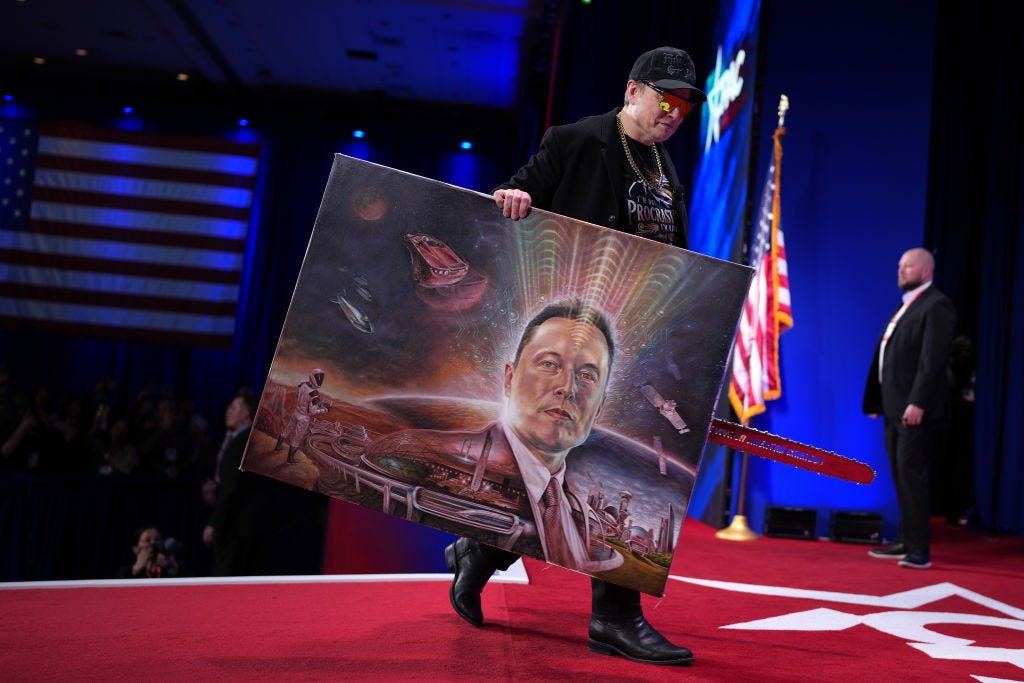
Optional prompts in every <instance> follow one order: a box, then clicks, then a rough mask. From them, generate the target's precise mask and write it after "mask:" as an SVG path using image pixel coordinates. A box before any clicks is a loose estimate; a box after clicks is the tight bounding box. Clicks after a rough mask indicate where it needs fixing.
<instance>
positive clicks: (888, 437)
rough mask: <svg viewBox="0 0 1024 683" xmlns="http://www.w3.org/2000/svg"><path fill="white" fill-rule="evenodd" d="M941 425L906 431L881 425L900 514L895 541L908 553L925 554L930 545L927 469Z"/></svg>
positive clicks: (903, 427)
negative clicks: (901, 542) (883, 427)
mask: <svg viewBox="0 0 1024 683" xmlns="http://www.w3.org/2000/svg"><path fill="white" fill-rule="evenodd" d="M941 432H942V429H941V425H929V424H922V425H919V426H917V427H908V426H906V425H904V424H902V423H895V422H891V421H889V420H886V421H885V449H886V451H888V453H889V466H890V467H891V468H892V480H893V483H894V484H896V502H897V503H898V505H899V510H900V530H899V535H898V536H897V540H900V541H903V542H904V543H905V544H906V545H907V549H908V550H909V551H910V552H911V553H919V552H923V553H927V552H929V546H930V541H931V529H930V527H929V524H930V522H931V481H930V477H931V469H932V460H933V458H934V456H935V447H936V445H937V440H938V437H939V434H940V433H941Z"/></svg>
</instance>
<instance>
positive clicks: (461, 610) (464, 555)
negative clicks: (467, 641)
mask: <svg viewBox="0 0 1024 683" xmlns="http://www.w3.org/2000/svg"><path fill="white" fill-rule="evenodd" d="M444 563H445V565H447V566H448V569H449V570H450V571H453V572H455V580H454V581H452V587H451V590H450V591H449V593H448V595H449V598H450V599H451V602H452V608H453V609H454V610H455V613H456V614H458V615H459V616H460V617H462V618H463V619H465V620H466V621H468V622H469V623H471V624H473V626H481V625H482V624H483V623H484V612H483V609H481V607H480V592H481V591H482V590H483V589H484V586H485V585H487V580H488V579H490V578H491V575H492V574H494V571H495V570H496V569H497V567H496V566H494V564H493V563H491V562H489V561H488V560H487V558H486V557H484V554H483V552H481V549H480V544H479V543H477V542H476V541H473V540H470V539H468V538H460V539H459V540H457V541H455V543H452V544H451V545H450V546H448V547H447V548H445V549H444Z"/></svg>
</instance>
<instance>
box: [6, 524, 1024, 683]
mask: <svg viewBox="0 0 1024 683" xmlns="http://www.w3.org/2000/svg"><path fill="white" fill-rule="evenodd" d="M680 548H681V549H680V551H679V552H678V553H677V556H676V563H675V565H674V567H673V572H672V573H673V575H674V576H675V577H678V578H677V579H674V580H671V581H670V582H669V585H668V588H667V594H666V596H665V598H663V599H660V600H659V599H657V598H652V597H650V596H644V608H645V611H646V613H647V616H648V618H649V619H650V621H651V622H652V623H654V624H655V625H656V626H657V627H658V628H659V629H661V630H662V631H663V632H664V633H665V634H666V635H667V636H668V637H669V638H670V639H672V640H674V641H676V642H678V643H681V644H683V645H686V646H687V647H689V648H691V649H692V650H693V651H694V653H695V655H696V663H695V664H694V666H692V667H683V668H665V667H654V666H649V665H642V664H636V663H633V662H629V661H627V660H624V659H621V658H613V657H606V656H602V655H596V654H591V653H589V652H588V651H587V649H586V641H585V637H586V627H587V618H588V613H589V592H590V591H589V583H588V582H589V579H587V577H585V576H582V575H578V574H573V573H571V572H568V571H565V570H563V569H560V568H556V567H548V566H547V565H544V564H542V563H538V562H534V561H527V563H526V568H527V572H528V574H529V577H530V585H514V584H493V583H492V584H491V585H490V586H489V587H488V589H487V590H486V591H485V593H484V609H485V613H486V615H487V618H488V623H487V624H486V625H485V626H484V627H483V628H473V627H471V626H469V625H468V624H465V623H464V622H462V621H461V620H459V619H458V618H457V617H455V616H454V614H453V613H452V612H451V611H450V608H449V606H448V585H449V583H448V580H447V579H446V578H438V579H433V580H431V579H429V578H426V577H424V578H423V580H419V581H414V582H387V581H363V582H358V583H351V582H330V581H329V579H330V577H313V581H308V582H307V581H302V582H299V581H295V582H289V583H256V584H239V583H225V584H202V583H198V582H197V581H198V580H191V582H189V580H184V581H185V582H184V583H177V582H171V581H153V582H144V583H142V584H140V585H137V586H131V587H124V586H118V585H111V584H109V583H105V582H93V583H90V584H88V585H86V586H76V587H66V588H65V587H60V588H59V587H53V586H51V585H50V584H40V586H41V587H22V586H24V585H25V584H20V585H10V584H8V585H7V586H6V588H7V590H0V608H2V614H3V629H2V632H0V672H2V673H0V679H2V680H10V681H42V680H47V681H50V680H71V681H82V680H173V679H181V680H203V681H225V680H274V681H280V680H374V681H399V680H401V681H438V680H442V681H445V680H447V681H462V680H464V681H477V680H486V681H524V680H535V681H547V680H561V679H565V678H566V677H568V676H573V677H577V678H579V679H581V680H587V681H650V680H665V679H669V680H688V681H780V682H781V681H851V680H853V681H889V680H904V681H940V680H941V681H958V680H960V681H985V682H988V683H991V682H993V681H1000V680H1002V681H1007V680H1017V681H1020V680H1024V609H1022V605H1024V597H1022V596H1024V538H1020V537H996V536H990V535H985V534H979V533H977V532H973V531H969V530H967V529H963V528H959V527H949V526H945V525H939V524H936V525H935V540H934V545H933V557H932V561H933V562H934V564H935V567H934V568H933V569H930V570H925V571H915V570H909V569H901V568H898V567H897V566H896V564H895V563H894V562H891V561H887V560H878V559H874V558H870V557H868V555H867V547H866V546H860V545H854V544H841V543H830V542H827V541H819V542H812V541H795V540H794V541H791V540H783V539H771V538H763V539H760V540H758V541H751V542H733V541H724V540H720V539H717V538H715V537H714V535H713V532H712V530H711V529H709V528H708V527H706V526H703V525H702V524H701V523H699V522H697V521H695V520H688V521H687V522H686V524H684V527H683V540H682V541H681V544H680ZM314 581H315V582H314ZM713 582H717V583H713ZM741 584H742V585H741ZM64 585H74V584H64Z"/></svg>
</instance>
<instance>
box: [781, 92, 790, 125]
mask: <svg viewBox="0 0 1024 683" xmlns="http://www.w3.org/2000/svg"><path fill="white" fill-rule="evenodd" d="M787 111H789V98H788V97H786V96H785V95H783V96H782V97H780V98H779V128H782V127H783V126H784V125H785V124H786V112H787Z"/></svg>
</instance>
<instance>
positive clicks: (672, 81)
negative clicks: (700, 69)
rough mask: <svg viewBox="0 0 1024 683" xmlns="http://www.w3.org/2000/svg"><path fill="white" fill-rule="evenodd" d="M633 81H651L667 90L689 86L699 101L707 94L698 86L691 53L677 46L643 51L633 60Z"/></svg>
mask: <svg viewBox="0 0 1024 683" xmlns="http://www.w3.org/2000/svg"><path fill="white" fill-rule="evenodd" d="M629 80H631V81H641V82H643V81H649V82H651V83H654V85H656V86H658V87H659V88H663V89H665V90H679V89H681V88H689V89H690V90H692V91H693V93H694V95H696V96H697V97H695V98H692V99H696V100H698V101H700V100H705V99H707V96H706V95H704V93H703V92H702V91H701V89H700V88H698V87H697V86H696V85H695V84H696V83H697V70H696V69H695V68H694V66H693V60H692V59H690V55H688V54H686V52H685V51H683V50H680V49H679V48H677V47H658V48H655V49H653V50H650V51H648V52H645V53H643V54H642V55H640V56H639V57H637V58H636V61H635V62H633V68H632V69H631V70H630V72H629Z"/></svg>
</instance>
